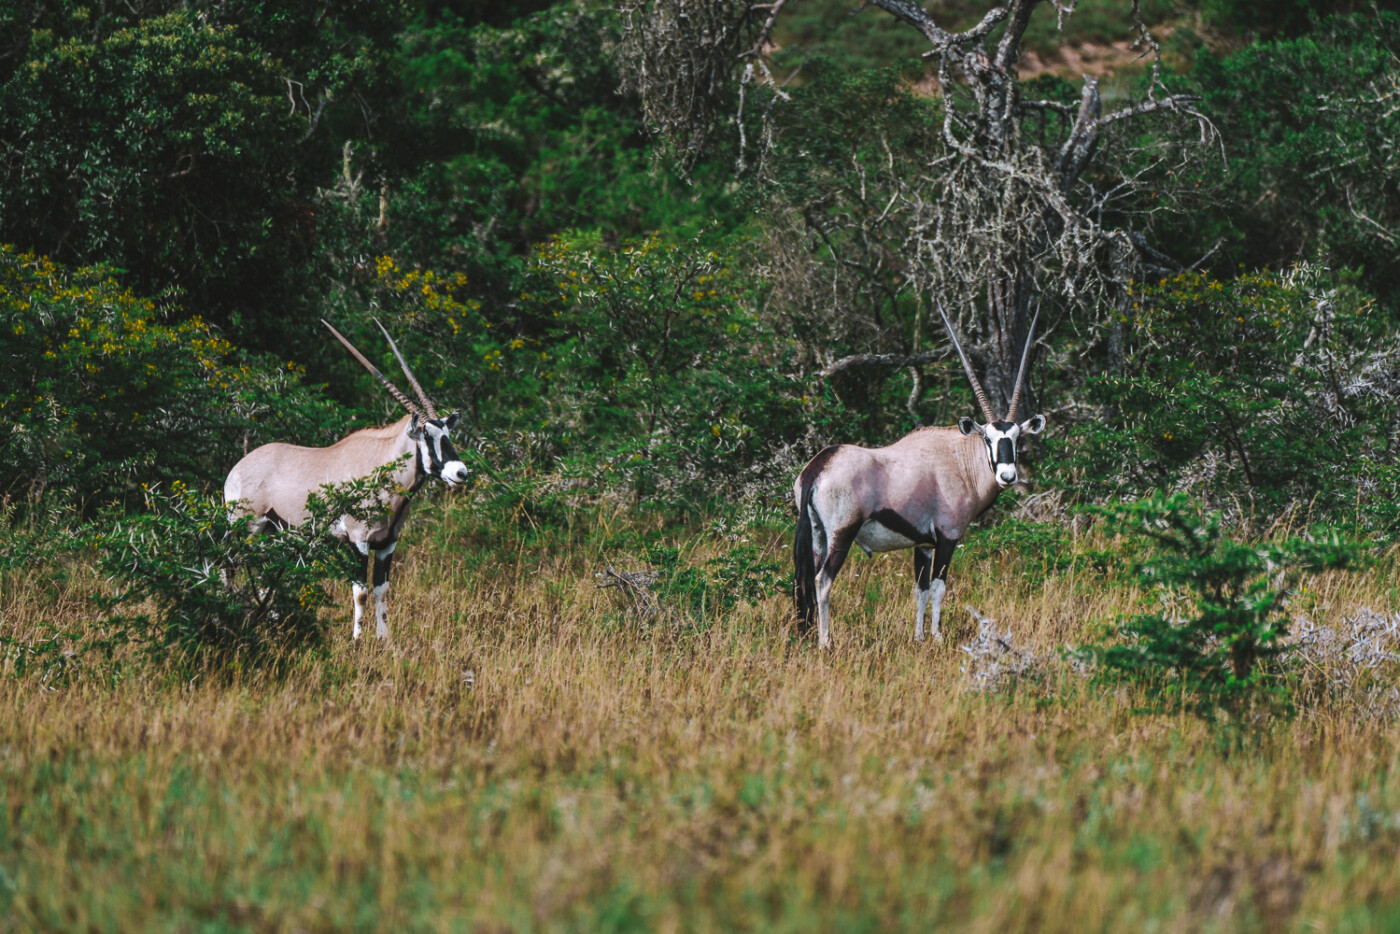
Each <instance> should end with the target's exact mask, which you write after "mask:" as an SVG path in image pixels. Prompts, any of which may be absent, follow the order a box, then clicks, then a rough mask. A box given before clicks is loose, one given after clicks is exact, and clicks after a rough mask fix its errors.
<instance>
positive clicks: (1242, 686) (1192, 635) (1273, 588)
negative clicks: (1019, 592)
mask: <svg viewBox="0 0 1400 934" xmlns="http://www.w3.org/2000/svg"><path fill="white" fill-rule="evenodd" d="M1093 511H1094V512H1097V513H1098V514H1100V515H1102V516H1103V517H1104V518H1105V519H1106V520H1107V525H1108V529H1109V530H1110V531H1112V532H1116V533H1120V534H1127V535H1130V536H1134V537H1137V538H1139V539H1145V540H1146V542H1147V544H1148V546H1149V547H1148V549H1147V551H1146V553H1145V554H1144V555H1143V556H1142V557H1137V558H1134V559H1133V560H1132V567H1133V570H1134V571H1135V572H1136V573H1137V575H1138V576H1139V578H1140V580H1141V581H1142V583H1143V584H1145V585H1147V586H1148V587H1149V588H1150V589H1151V590H1152V591H1153V592H1154V593H1155V594H1156V595H1157V596H1159V598H1160V599H1161V601H1162V606H1163V610H1162V611H1160V612H1155V613H1144V614H1141V615H1138V616H1134V617H1132V618H1129V619H1126V620H1123V621H1121V622H1120V623H1119V626H1118V632H1117V633H1116V637H1117V638H1115V639H1113V640H1112V641H1110V642H1106V643H1100V644H1096V645H1088V646H1084V647H1082V648H1081V649H1080V650H1079V652H1080V655H1081V657H1084V658H1087V659H1091V660H1094V661H1096V662H1097V663H1098V665H1099V666H1100V672H1099V678H1100V679H1101V680H1105V681H1114V680H1117V679H1119V678H1122V679H1125V680H1128V681H1130V682H1134V683H1137V684H1140V685H1142V686H1143V687H1145V688H1146V689H1147V690H1148V692H1149V696H1150V697H1151V698H1152V701H1153V705H1154V707H1157V708H1160V709H1175V708H1178V707H1185V708H1187V709H1190V710H1192V711H1194V712H1196V713H1198V714H1200V715H1202V716H1205V717H1207V718H1211V717H1214V716H1215V715H1216V713H1217V712H1218V711H1219V710H1221V709H1226V710H1230V711H1239V710H1240V709H1241V708H1243V707H1245V706H1246V705H1248V704H1250V703H1252V702H1256V701H1257V702H1263V703H1266V704H1267V703H1272V704H1276V705H1279V706H1286V704H1287V702H1288V698H1289V691H1288V687H1287V683H1286V681H1285V680H1284V678H1283V677H1282V675H1283V673H1284V668H1283V666H1282V665H1281V664H1280V661H1281V658H1280V657H1281V656H1282V654H1283V653H1284V651H1285V649H1286V646H1285V640H1286V639H1287V637H1288V632H1289V620H1288V618H1287V616H1286V615H1284V609H1285V608H1284V602H1285V600H1286V599H1287V597H1288V595H1289V593H1290V587H1291V585H1292V584H1293V583H1295V582H1296V581H1297V580H1298V578H1299V576H1300V575H1301V574H1302V573H1303V572H1305V571H1318V570H1322V569H1325V568H1345V567H1348V566H1349V565H1351V564H1353V563H1355V561H1356V549H1355V548H1354V547H1353V546H1351V545H1349V544H1347V543H1346V542H1344V541H1343V540H1342V539H1341V538H1340V537H1339V536H1338V535H1337V534H1336V533H1335V532H1333V533H1324V534H1319V535H1317V536H1315V537H1311V538H1305V539H1289V540H1286V541H1280V542H1273V543H1261V544H1248V543H1245V542H1239V541H1234V540H1232V539H1230V538H1229V537H1227V536H1226V535H1225V534H1224V532H1223V531H1222V529H1221V521H1222V520H1221V516H1220V514H1219V513H1209V514H1202V513H1201V512H1200V511H1199V510H1198V509H1197V508H1196V507H1194V506H1193V505H1192V504H1191V502H1190V500H1189V499H1188V498H1187V497H1186V496H1185V495H1183V494H1176V495H1173V496H1155V497H1151V498H1148V499H1143V500H1139V501H1137V502H1134V503H1127V504H1118V505H1114V506H1110V507H1105V508H1100V509H1095V510H1093Z"/></svg>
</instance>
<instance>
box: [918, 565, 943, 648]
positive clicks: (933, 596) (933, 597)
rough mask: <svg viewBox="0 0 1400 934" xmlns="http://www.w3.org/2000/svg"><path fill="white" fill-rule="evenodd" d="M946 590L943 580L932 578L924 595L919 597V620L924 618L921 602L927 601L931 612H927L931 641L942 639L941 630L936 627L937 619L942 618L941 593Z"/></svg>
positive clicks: (940, 640) (921, 620)
mask: <svg viewBox="0 0 1400 934" xmlns="http://www.w3.org/2000/svg"><path fill="white" fill-rule="evenodd" d="M947 591H948V585H947V584H945V583H944V582H943V581H941V580H939V579H937V578H934V581H933V583H932V585H930V586H929V589H928V590H927V591H925V595H924V596H921V597H920V604H919V622H923V618H924V606H923V604H924V603H927V604H928V608H929V610H930V611H931V612H930V613H929V624H928V628H929V634H930V635H931V636H933V641H934V642H942V641H943V632H942V630H940V629H939V628H938V621H939V620H940V619H941V618H942V616H943V594H945V593H946V592H947Z"/></svg>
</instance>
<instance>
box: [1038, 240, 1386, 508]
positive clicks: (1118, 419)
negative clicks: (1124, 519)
mask: <svg viewBox="0 0 1400 934" xmlns="http://www.w3.org/2000/svg"><path fill="white" fill-rule="evenodd" d="M1125 319H1126V320H1125V321H1124V322H1122V323H1123V325H1124V331H1125V338H1124V347H1125V351H1124V360H1123V364H1122V367H1121V370H1120V372H1119V373H1116V374H1111V373H1110V374H1105V375H1103V376H1100V377H1097V378H1094V379H1091V380H1090V381H1089V386H1088V388H1089V390H1090V393H1091V397H1092V398H1093V399H1094V400H1095V401H1096V402H1098V403H1100V404H1101V405H1102V406H1103V407H1104V411H1106V412H1108V413H1111V415H1110V417H1108V418H1104V419H1098V420H1091V421H1086V422H1084V423H1082V424H1080V425H1078V426H1075V427H1073V428H1072V429H1070V431H1069V438H1068V444H1067V445H1065V446H1064V448H1062V452H1063V453H1062V457H1061V459H1060V461H1059V463H1058V465H1057V466H1059V467H1060V469H1061V470H1062V471H1063V481H1062V482H1066V483H1067V484H1068V485H1070V486H1071V487H1072V488H1073V489H1075V490H1076V491H1077V492H1078V493H1080V494H1081V495H1084V496H1087V497H1091V498H1094V499H1101V498H1105V497H1110V496H1131V495H1134V494H1135V493H1138V492H1141V491H1145V490H1172V489H1182V488H1189V489H1191V490H1192V492H1193V493H1195V494H1196V495H1197V496H1199V497H1201V498H1203V499H1205V500H1207V501H1209V502H1211V503H1213V504H1216V505H1218V506H1222V507H1225V506H1228V507H1230V508H1231V511H1232V513H1233V514H1234V515H1235V518H1236V520H1237V521H1238V520H1240V519H1255V520H1260V521H1264V522H1267V521H1272V520H1273V519H1274V518H1275V517H1277V516H1278V515H1279V514H1281V513H1282V512H1284V511H1286V510H1289V509H1306V510H1308V511H1309V515H1310V517H1311V519H1312V520H1314V521H1316V520H1319V519H1321V518H1323V517H1324V516H1328V515H1336V514H1338V513H1349V512H1352V511H1354V509H1355V508H1356V506H1357V505H1358V503H1357V494H1358V491H1359V489H1361V490H1364V491H1365V492H1366V494H1367V495H1366V500H1367V503H1366V504H1365V507H1364V509H1363V513H1364V514H1365V516H1366V517H1367V519H1368V521H1371V522H1374V523H1376V524H1377V525H1379V526H1381V527H1384V528H1387V529H1389V528H1392V527H1393V523H1394V521H1395V512H1394V509H1393V508H1392V507H1391V506H1390V504H1391V503H1392V502H1393V501H1394V499H1395V489H1394V484H1395V482H1396V455H1397V452H1396V450H1395V444H1394V440H1395V439H1394V437H1393V427H1392V426H1393V425H1394V423H1395V419H1396V417H1397V415H1400V408H1397V402H1396V398H1395V395H1394V393H1393V392H1391V391H1390V384H1389V377H1388V373H1389V372H1390V370H1391V369H1392V368H1393V367H1394V366H1395V348H1394V345H1393V343H1392V342H1391V339H1390V334H1391V329H1392V327H1393V325H1392V324H1391V323H1390V320H1389V318H1388V316H1386V315H1385V314H1384V313H1383V312H1382V311H1381V309H1380V307H1379V306H1378V305H1377V304H1376V303H1375V302H1374V301H1373V300H1371V299H1369V298H1368V297H1367V296H1366V295H1365V293H1363V292H1361V291H1359V290H1358V289H1357V288H1356V286H1355V284H1354V280H1353V279H1350V278H1343V279H1341V280H1338V279H1337V278H1335V277H1332V276H1329V275H1327V274H1326V273H1324V272H1321V271H1319V270H1318V269H1316V268H1309V267H1301V268H1296V269H1294V270H1291V271H1290V272H1289V273H1288V274H1286V275H1283V276H1279V275H1275V274H1272V273H1247V274H1241V275H1239V276H1237V277H1235V278H1232V279H1223V280H1221V279H1212V278H1210V277H1208V276H1204V275H1200V274H1196V273H1188V274H1182V275H1180V276H1177V277H1174V278H1172V279H1164V280H1162V281H1161V282H1160V283H1155V284H1152V285H1150V286H1145V287H1141V288H1139V289H1138V290H1137V291H1136V292H1135V293H1134V303H1133V308H1132V310H1131V318H1126V316H1125Z"/></svg>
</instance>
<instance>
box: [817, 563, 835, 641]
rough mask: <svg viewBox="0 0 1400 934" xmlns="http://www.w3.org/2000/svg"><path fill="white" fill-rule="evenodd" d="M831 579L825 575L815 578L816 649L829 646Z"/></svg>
mask: <svg viewBox="0 0 1400 934" xmlns="http://www.w3.org/2000/svg"><path fill="white" fill-rule="evenodd" d="M832 583H834V580H833V578H830V577H828V576H826V575H825V574H823V575H821V576H820V577H818V578H817V648H821V649H824V648H827V647H828V646H830V645H831V585H832Z"/></svg>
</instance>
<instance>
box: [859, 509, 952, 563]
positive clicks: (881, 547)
mask: <svg viewBox="0 0 1400 934" xmlns="http://www.w3.org/2000/svg"><path fill="white" fill-rule="evenodd" d="M932 543H933V533H932V532H925V531H923V530H921V529H919V528H918V527H917V526H916V525H915V524H914V523H912V522H910V521H909V520H908V519H906V518H905V517H904V516H901V515H899V514H898V513H896V512H894V511H892V510H881V511H880V512H878V513H876V514H875V515H873V516H871V517H870V518H869V519H867V520H866V521H865V524H864V525H862V526H861V527H860V531H859V532H857V533H856V544H857V545H859V546H860V547H861V548H862V549H863V550H864V551H865V552H866V553H867V554H870V553H873V552H878V551H898V550H900V549H901V548H912V547H914V546H915V545H929V544H932Z"/></svg>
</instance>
